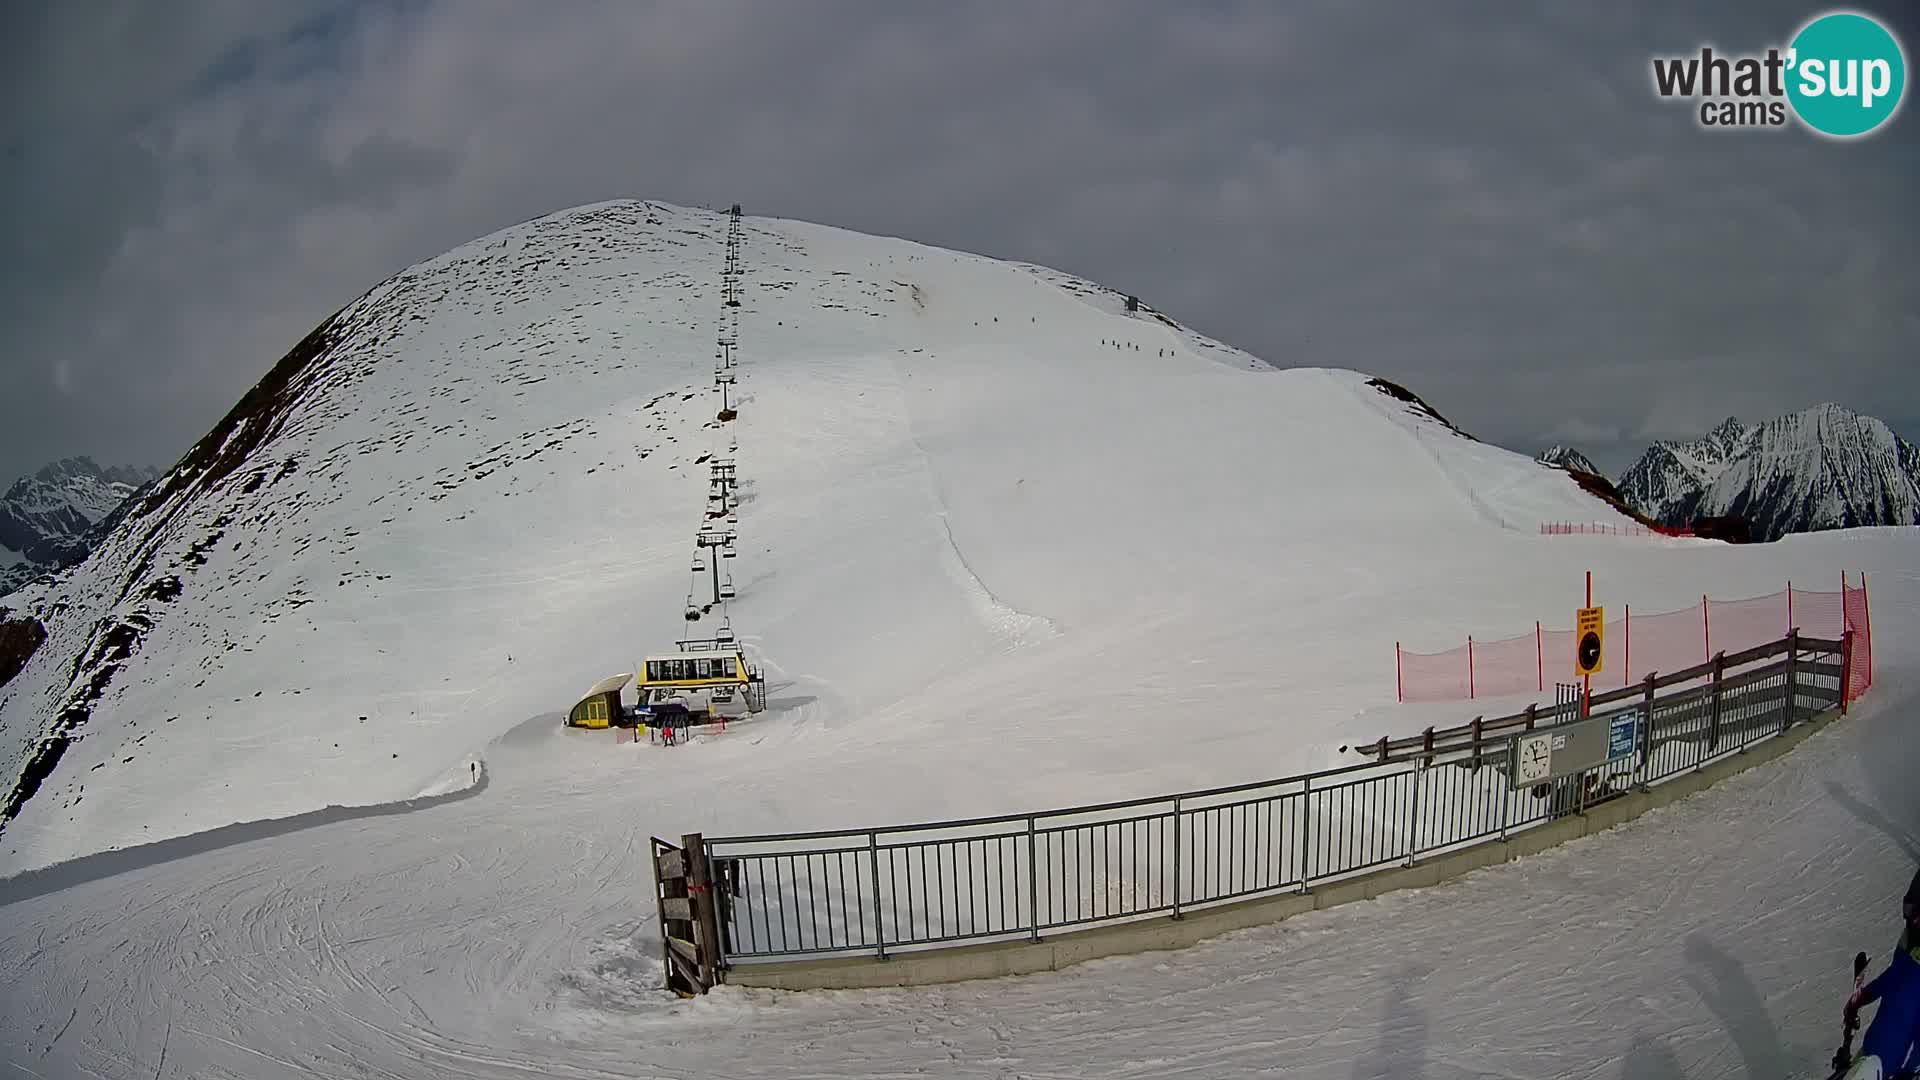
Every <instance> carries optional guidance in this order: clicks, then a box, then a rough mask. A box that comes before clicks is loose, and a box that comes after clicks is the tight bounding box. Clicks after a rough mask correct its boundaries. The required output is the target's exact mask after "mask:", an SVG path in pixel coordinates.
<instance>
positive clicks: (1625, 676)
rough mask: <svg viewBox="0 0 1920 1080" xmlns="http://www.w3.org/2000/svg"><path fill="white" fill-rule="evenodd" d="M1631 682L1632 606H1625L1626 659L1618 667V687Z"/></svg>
mask: <svg viewBox="0 0 1920 1080" xmlns="http://www.w3.org/2000/svg"><path fill="white" fill-rule="evenodd" d="M1632 681H1633V605H1632V604H1628V605H1627V659H1626V662H1625V663H1623V664H1621V665H1620V685H1621V686H1625V685H1627V684H1628V683H1630V682H1632Z"/></svg>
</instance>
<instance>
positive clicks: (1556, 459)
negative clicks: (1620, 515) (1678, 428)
mask: <svg viewBox="0 0 1920 1080" xmlns="http://www.w3.org/2000/svg"><path fill="white" fill-rule="evenodd" d="M1574 459H1577V461H1578V462H1586V465H1585V466H1582V465H1579V464H1577V463H1576V462H1575V460H1574ZM1540 460H1542V461H1544V462H1547V463H1548V464H1553V465H1562V466H1567V467H1572V468H1584V469H1586V471H1590V472H1594V473H1599V470H1598V469H1594V468H1591V464H1592V463H1591V462H1590V461H1587V459H1586V458H1585V457H1584V456H1583V455H1581V454H1580V453H1579V451H1577V450H1572V449H1569V448H1566V447H1558V446H1556V447H1554V448H1553V449H1552V450H1549V451H1547V452H1546V453H1544V454H1542V455H1540ZM1618 488H1619V492H1620V495H1621V497H1622V498H1623V499H1625V500H1626V502H1627V503H1628V504H1629V505H1631V506H1632V507H1634V508H1635V509H1637V510H1639V511H1640V512H1641V513H1643V514H1645V515H1646V516H1647V517H1649V518H1651V519H1653V520H1655V521H1658V522H1660V523H1661V524H1664V525H1673V526H1682V525H1686V524H1688V523H1689V522H1693V521H1698V520H1700V519H1725V518H1737V519H1740V520H1741V521H1742V522H1744V523H1745V531H1746V532H1747V534H1748V535H1750V536H1751V538H1752V539H1754V540H1778V539H1779V538H1781V537H1782V536H1786V535H1787V534H1789V533H1799V532H1816V531H1819V530H1822V529H1844V528H1852V527H1856V526H1863V525H1916V524H1920V449H1915V447H1914V445H1913V444H1912V443H1909V442H1907V441H1906V440H1905V439H1903V438H1901V437H1900V436H1899V435H1897V434H1895V433H1894V432H1893V430H1892V429H1891V428H1889V427H1888V426H1887V425H1886V424H1885V423H1883V422H1881V421H1880V420H1877V419H1875V418H1873V417H1871V416H1865V415H1862V414H1860V413H1857V412H1854V411H1853V410H1851V409H1847V408H1844V407H1842V406H1840V405H1834V404H1831V403H1829V404H1823V405H1816V406H1814V407H1813V408H1811V409H1805V410H1802V411H1801V412H1797V413H1792V414H1790V415H1787V416H1782V417H1779V418H1777V419H1774V420H1769V421H1767V422H1765V423H1763V424H1758V425H1756V426H1753V427H1748V426H1746V425H1745V424H1743V423H1741V422H1740V421H1739V420H1738V419H1735V418H1729V419H1727V420H1726V421H1725V422H1723V423H1721V424H1720V426H1718V427H1716V428H1714V429H1713V430H1712V431H1710V432H1708V433H1707V434H1706V435H1705V436H1703V437H1701V438H1698V439H1694V440H1691V441H1685V442H1681V441H1662V442H1657V443H1655V444H1653V445H1652V446H1650V447H1648V448H1647V451H1646V453H1644V454H1642V455H1641V456H1640V459H1639V460H1638V461H1636V462H1634V464H1633V465H1632V466H1631V467H1630V468H1628V469H1627V471H1626V472H1625V473H1623V474H1622V475H1621V477H1620V479H1619V482H1618Z"/></svg>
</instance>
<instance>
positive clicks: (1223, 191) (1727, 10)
mask: <svg viewBox="0 0 1920 1080" xmlns="http://www.w3.org/2000/svg"><path fill="white" fill-rule="evenodd" d="M15 10H16V11H17V10H18V9H17V8H16V9H15ZM48 10H49V12H50V14H47V15H45V16H41V17H38V18H32V17H28V18H27V19H26V20H25V21H24V23H22V24H20V25H14V26H10V27H9V28H8V29H9V31H10V33H9V34H8V39H9V40H10V41H12V42H13V43H14V46H13V47H14V48H16V49H18V50H20V53H21V54H20V55H19V56H17V57H10V58H9V59H10V60H12V61H13V62H12V63H10V64H9V76H8V77H9V79H10V80H11V81H12V82H13V83H14V84H15V92H13V93H11V94H10V95H9V98H8V100H9V101H10V103H11V106H10V108H11V111H10V113H9V114H8V116H7V118H6V120H5V124H6V127H5V129H4V132H3V133H0V153H4V154H5V155H6V157H5V161H6V163H7V169H6V170H5V172H4V174H3V176H0V182H3V183H5V184H6V186H7V190H6V191H5V193H4V195H5V198H6V200H7V205H8V206H9V207H10V209H11V211H12V213H11V214H10V217H11V218H12V221H11V222H10V225H9V228H8V229H7V233H6V247H5V249H4V254H5V262H4V265H0V275H4V281H0V285H3V286H4V289H3V290H0V316H3V317H4V318H3V319H0V353H3V354H4V356H5V357H6V360H5V369H4V372H3V373H0V395H3V400H4V404H0V473H4V472H18V471H23V470H25V469H28V468H31V467H34V466H36V465H37V464H38V463H40V462H41V461H42V460H44V459H47V458H50V457H53V456H57V455H62V454H66V453H72V452H83V451H84V452H91V453H93V454H94V455H95V456H97V457H101V458H103V459H110V460H116V461H117V460H130V461H156V462H158V461H170V460H171V459H172V458H173V457H174V456H176V455H177V454H178V453H179V452H180V451H181V450H182V449H183V448H184V447H185V445H186V444H187V443H189V442H190V441H191V440H192V439H193V438H195V437H196V436H197V435H198V434H199V433H201V432H202V431H204V430H205V429H206V428H207V427H208V426H209V425H210V424H211V423H212V421H213V420H214V419H216V418H217V417H218V416H219V414H220V413H222V412H224V411H225V409H226V407H227V406H228V405H229V404H231V402H232V401H233V400H234V399H235V398H236V397H237V396H238V395H239V394H240V393H241V392H242V391H243V390H244V389H245V387H246V386H248V385H249V384H251V383H252V382H253V381H254V379H256V378H257V377H258V376H259V375H260V373H262V372H263V371H264V370H265V369H266V368H267V367H268V366H270V365H271V363H272V362H273V360H274V359H276V358H277V357H278V355H279V354H280V353H281V352H283V351H284V350H285V348H286V347H287V346H288V345H289V344H290V343H291V342H293V341H294V340H296V339H297V338H298V337H300V336H301V335H302V334H303V333H305V332H306V331H307V330H308V329H310V328H311V327H312V326H313V325H314V324H315V323H316V322H318V320H319V319H321V318H322V317H324V316H325V315H326V314H327V313H328V312H329V311H331V310H332V309H333V308H335V307H337V306H338V305H339V304H341V303H343V302H345V301H346V300H348V299H350V298H352V297H353V296H354V295H356V294H358V293H359V292H360V291H362V290H363V289H365V288H367V287H368V286H370V285H372V284H373V283H374V282H376V281H377V280H379V279H380V278H382V277H384V276H386V275H387V274H390V273H392V272H393V271H395V270H397V269H399V268H401V267H402V266H405V265H406V264H408V263H410V262H413V261H416V260H418V259H421V258H425V257H429V256H431V255H434V254H437V253H439V252H440V251H442V250H445V249H446V248H448V247H451V246H453V245H455V244H458V243H461V242H463V241H465V240H468V239H471V238H473V237H475V236H478V235H481V234H484V233H486V232H489V231H491V230H493V229H495V228H499V227H501V226H503V225H506V224H509V223H511V222H514V221H518V220H523V219H525V218H528V217H531V216H535V215H537V214H540V213H544V212H547V211H549V210H553V209H558V208H561V207H565V206H570V205H574V204H578V203H582V202H589V201H594V200H598V199H604V198H613V197H622V196H635V197H643V198H657V199H664V200H668V201H673V202H680V203H688V204H703V203H704V204H711V205H724V204H726V203H730V202H733V201H736V200H737V201H740V202H742V203H744V204H746V205H747V206H748V207H749V208H750V209H751V210H752V211H753V212H756V213H767V214H779V215H786V216H793V217H801V218H806V219H810V220H815V221H822V222H826V223H830V224H837V225H844V226H847V227H850V228H856V229H861V230H864V231H869V232H877V233H883V234H892V235H900V236H907V237H911V238H913V239H917V240H922V241H925V242H928V243H934V244H940V245H945V246H951V247H957V248H962V249H965V250H970V251H977V252H981V253H985V254H990V255H996V256H1002V257H1008V258H1019V259H1028V260H1033V261H1038V262H1045V263H1049V264H1052V265H1055V266H1059V267H1061V268H1062V269H1066V270H1069V271H1072V272H1075V273H1079V274H1083V275H1085V276H1088V277H1092V278H1095V279H1097V280H1100V281H1103V282H1106V283H1108V284H1111V285H1114V286H1116V287H1119V288H1123V289H1126V290H1129V291H1133V292H1137V293H1139V294H1140V295H1142V296H1145V297H1147V298H1149V299H1150V300H1151V301H1152V302H1154V303H1155V304H1156V305H1158V306H1160V307H1162V308H1164V309H1166V310H1169V311H1171V312H1173V313H1175V314H1176V315H1178V316H1180V317H1181V318H1183V319H1184V320H1186V321H1188V322H1190V323H1192V324H1193V325H1195V326H1196V327H1198V328H1200V329H1201V330H1203V331H1205V332H1208V333H1211V334H1213V335H1215V336H1218V337H1222V338H1225V339H1227V340H1229V341H1232V342H1233V343H1235V344H1239V345H1242V346H1245V347H1247V348H1249V349H1251V350H1253V351H1254V352H1256V353H1258V354H1260V355H1262V356H1265V357H1267V358H1268V359H1271V360H1273V361H1275V362H1276V363H1280V364H1283V365H1298V364H1314V365H1330V366H1342V367H1355V368H1359V369H1362V370H1366V371H1372V372H1376V373H1379V374H1383V375H1387V376H1389V377H1391V378H1395V379H1398V380H1400V381H1403V382H1406V383H1408V384H1409V385H1411V386H1413V387H1414V388H1416V389H1417V390H1419V391H1420V392H1421V393H1422V394H1424V395H1426V396H1427V397H1428V398H1429V400H1431V401H1433V402H1434V404H1435V405H1436V406H1438V407H1439V408H1441V409H1442V411H1444V412H1447V413H1448V414H1449V415H1451V416H1453V417H1454V418H1455V419H1456V420H1458V421H1459V422H1461V423H1462V424H1463V425H1465V426H1467V427H1468V428H1470V429H1471V430H1474V431H1476V432H1477V433H1479V434H1481V435H1482V436H1484V437H1487V438H1490V439H1493V440H1495V441H1500V442H1503V443H1506V444H1507V445H1511V446H1515V447H1517V448H1520V449H1528V450H1531V449H1535V448H1537V447H1539V446H1541V445H1544V444H1546V443H1548V442H1552V441H1557V440H1567V441H1571V442H1575V443H1578V444H1580V445H1582V446H1583V447H1585V448H1586V449H1587V450H1588V451H1589V453H1591V454H1593V455H1594V456H1595V457H1596V458H1597V459H1598V460H1600V462H1601V464H1603V465H1606V466H1611V467H1617V466H1618V465H1620V464H1622V463H1623V458H1624V457H1625V456H1626V455H1627V454H1629V453H1630V452H1631V451H1632V450H1634V449H1637V447H1638V446H1639V445H1641V444H1643V443H1644V441H1645V440H1647V439H1649V438H1654V437H1664V436H1673V435H1685V434H1692V433H1696V432H1699V431H1702V430H1704V429H1705V428H1706V427H1709V426H1711V425H1712V424H1713V423H1714V422H1716V421H1718V420H1719V419H1721V418H1722V417H1723V416H1725V415H1727V414H1729V413H1738V414H1741V415H1743V416H1747V417H1749V418H1762V417H1765V416H1768V415H1772V414H1775V413H1778V412H1783V411H1787V410H1790V409H1794V408H1800V407H1804V406H1806V405H1810V404H1813V403H1815V402H1816V401H1821V400H1827V399H1833V400H1839V401H1841V402H1843V403H1847V404H1851V405H1854V406H1856V407H1859V408H1862V409H1865V410H1868V411H1873V412H1876V413H1878V414H1879V415H1882V416H1884V417H1886V418H1887V419H1888V420H1889V421H1890V422H1893V423H1894V424H1895V426H1896V427H1899V428H1901V429H1903V430H1905V431H1907V432H1909V433H1913V432H1914V431H1915V430H1916V428H1920V408H1916V407H1915V406H1913V405H1910V404H1908V403H1909V402H1911V401H1914V400H1916V395H1915V394H1914V390H1915V386H1914V383H1915V377H1914V376H1913V375H1912V374H1911V371H1912V364H1911V360H1912V358H1913V356H1914V352H1915V346H1916V344H1920V304H1916V303H1915V302H1914V298H1915V297H1920V260H1916V257H1915V255H1914V253H1913V252H1914V245H1915V241H1916V239H1920V230H1916V228H1915V214H1916V211H1915V210H1914V204H1913V199H1912V196H1911V192H1912V191H1913V190H1914V189H1915V188H1916V187H1920V162H1917V161H1916V149H1915V144H1916V140H1915V139H1914V138H1913V135H1912V132H1913V131H1914V130H1915V128H1914V127H1913V125H1914V124H1915V123H1916V120H1915V118H1914V114H1913V112H1912V110H1911V109H1910V108H1909V109H1908V110H1907V111H1906V112H1905V113H1903V115H1902V116H1901V118H1900V119H1899V120H1898V121H1897V122H1896V125H1895V127H1894V128H1893V129H1891V130H1890V131H1888V132H1885V133H1883V134H1882V135H1880V136H1878V137H1876V138H1873V139H1871V140H1868V141H1866V142H1863V143H1857V144H1837V143H1828V142H1823V141H1820V140H1818V139H1816V138H1814V137H1812V136H1810V135H1807V134H1805V133H1803V132H1800V131H1797V130H1787V131H1766V132H1748V133H1720V134H1713V133H1706V132H1702V131H1700V130H1699V129H1698V128H1696V127H1695V126H1694V124H1693V121H1692V118H1691V116H1690V115H1689V113H1688V112H1687V110H1686V108H1685V107H1684V106H1677V105H1669V104H1666V103H1662V102H1659V101H1656V100H1655V99H1654V98H1653V96H1652V93H1651V86H1650V78H1649V75H1648V58H1649V56H1650V55H1651V54H1653V53H1656V52H1659V53H1685V52H1689V51H1692V50H1695V49H1697V48H1698V47H1699V46H1700V45H1701V44H1703V43H1709V42H1710V43H1713V44H1715V45H1716V46H1717V47H1719V48H1723V49H1729V50H1744V49H1758V48H1762V47H1764V46H1766V45H1769V44H1776V43H1780V42H1781V41H1783V39H1784V38H1785V36H1786V35H1788V34H1789V33H1790V32H1791V31H1792V30H1793V29H1794V28H1795V27H1797V26H1798V25H1799V23H1800V22H1802V21H1803V20H1804V19H1805V18H1806V17H1807V16H1808V15H1810V14H1812V13H1813V12H1814V11H1815V10H1816V9H1814V8H1810V7H1800V6H1795V5H1787V4H1761V3H1738V4H1734V3H1728V4H1722V5H1691V6H1680V5H1666V4H1658V3H1652V2H1646V3H1636V4H1626V3H1621V4H1603V5H1551V6H1548V7H1546V8H1544V9H1543V10H1542V11H1541V12H1540V13H1537V14H1536V13H1533V12H1527V13H1526V14H1525V15H1524V16H1523V17H1515V18H1504V19H1503V18H1498V17H1495V15H1494V14H1493V9H1489V8H1487V7H1486V6H1485V5H1476V4H1466V3H1459V4H1428V5H1418V6H1415V5H1397V6H1392V7H1374V8H1372V9H1371V10H1360V5H1353V4H1347V3H1340V2H1334V0H1328V2H1326V3H1321V4H1306V3H1299V4H1287V5H1275V4H1267V3H1246V4H1204V5H1203V4H1187V5H1170V4H1161V3H1150V2H1146V0H1141V2H1135V3H1120V2H1098V0H1088V2H1067V0H1062V2H1053V3H1048V4H1045V5H1006V4H990V3H981V4H956V3H943V4H930V3H929V4H882V3H851V2H831V3H829V2H808V3H794V4H771V3H748V2H710V0H702V2H695V0H685V2H675V3H660V4H635V3H611V2H610V3H605V4H590V3H584V2H581V3H572V4H567V5H558V6H555V5H533V4H520V3H496V4H488V3H479V2H469V0H460V2H453V0H446V2H442V3H410V4H405V5H397V6H395V5H381V6H347V7H322V8H317V9H308V10H303V11H302V12H301V13H300V17H299V18H291V17H288V16H287V15H286V14H285V10H284V9H283V8H282V6H281V5H261V4H253V3H249V2H234V3H231V4H226V5H218V4H207V3H202V4H199V5H197V6H192V7H188V6H184V5H160V6H155V5H150V4H143V3H128V4H126V5H124V6H123V7H118V8H115V7H109V6H107V5H105V4H102V3H96V4H88V5H55V6H52V7H50V8H49V9H48ZM1523 10H1524V9H1522V8H1512V9H1508V11H1509V13H1513V14H1517V13H1519V12H1521V11H1523ZM1893 11H1894V13H1895V14H1896V16H1899V9H1893ZM1882 14H1884V12H1883V13H1882ZM10 18H12V19H14V20H15V22H16V23H21V19H22V17H21V16H19V15H17V14H16V15H13V16H10ZM1895 22H1896V26H1897V29H1898V30H1899V32H1901V33H1902V35H1903V37H1904V39H1905V40H1906V41H1907V42H1909V50H1910V51H1914V46H1913V45H1912V43H1913V42H1916V41H1920V27H1916V26H1915V25H1913V20H1912V19H1911V18H1910V17H1904V18H1902V17H1897V18H1896V20H1895Z"/></svg>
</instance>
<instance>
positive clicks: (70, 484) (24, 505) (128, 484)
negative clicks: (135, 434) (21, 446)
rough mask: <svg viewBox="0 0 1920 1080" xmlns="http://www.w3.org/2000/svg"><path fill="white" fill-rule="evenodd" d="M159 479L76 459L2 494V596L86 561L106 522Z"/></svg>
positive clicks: (143, 471)
mask: <svg viewBox="0 0 1920 1080" xmlns="http://www.w3.org/2000/svg"><path fill="white" fill-rule="evenodd" d="M159 475H160V470H159V469H153V468H133V467H113V468H102V467H101V466H99V465H97V464H95V463H94V461H93V459H91V458H88V457H73V458H67V459H65V460H62V461H56V462H54V463H53V464H51V465H48V466H46V467H45V468H43V469H41V470H40V471H39V472H37V473H34V474H33V475H32V476H27V477H22V478H21V479H20V480H18V481H16V482H15V483H14V485H13V486H12V487H10V488H8V489H7V492H6V494H5V495H0V596H4V595H6V594H7V593H9V592H12V591H13V590H14V589H15V588H18V587H19V586H20V585H23V584H25V583H26V582H27V580H29V579H30V578H32V577H34V576H37V575H39V574H42V573H45V572H47V571H50V570H57V569H59V568H61V567H63V566H67V565H69V564H71V563H75V562H78V561H79V560H81V559H82V558H85V557H86V554H87V552H88V551H89V550H91V549H92V545H93V543H94V542H97V540H98V533H99V532H100V526H101V525H102V523H103V522H106V521H107V519H108V518H110V517H111V516H112V515H113V513H114V511H116V510H118V509H119V508H120V507H121V506H122V505H123V504H125V503H126V501H127V498H128V496H130V495H132V494H133V493H134V492H135V491H137V490H138V489H139V488H140V487H141V486H142V485H144V484H147V483H149V482H151V481H153V480H154V479H156V478H158V477H159Z"/></svg>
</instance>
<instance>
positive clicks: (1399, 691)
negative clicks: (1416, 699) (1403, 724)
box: [1393, 641, 1407, 701]
mask: <svg viewBox="0 0 1920 1080" xmlns="http://www.w3.org/2000/svg"><path fill="white" fill-rule="evenodd" d="M1393 696H1394V697H1395V698H1397V699H1398V700H1400V701H1405V700H1407V684H1406V679H1405V677H1404V676H1402V675H1401V674H1400V643H1399V642H1397V641H1396V642H1394V643H1393Z"/></svg>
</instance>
